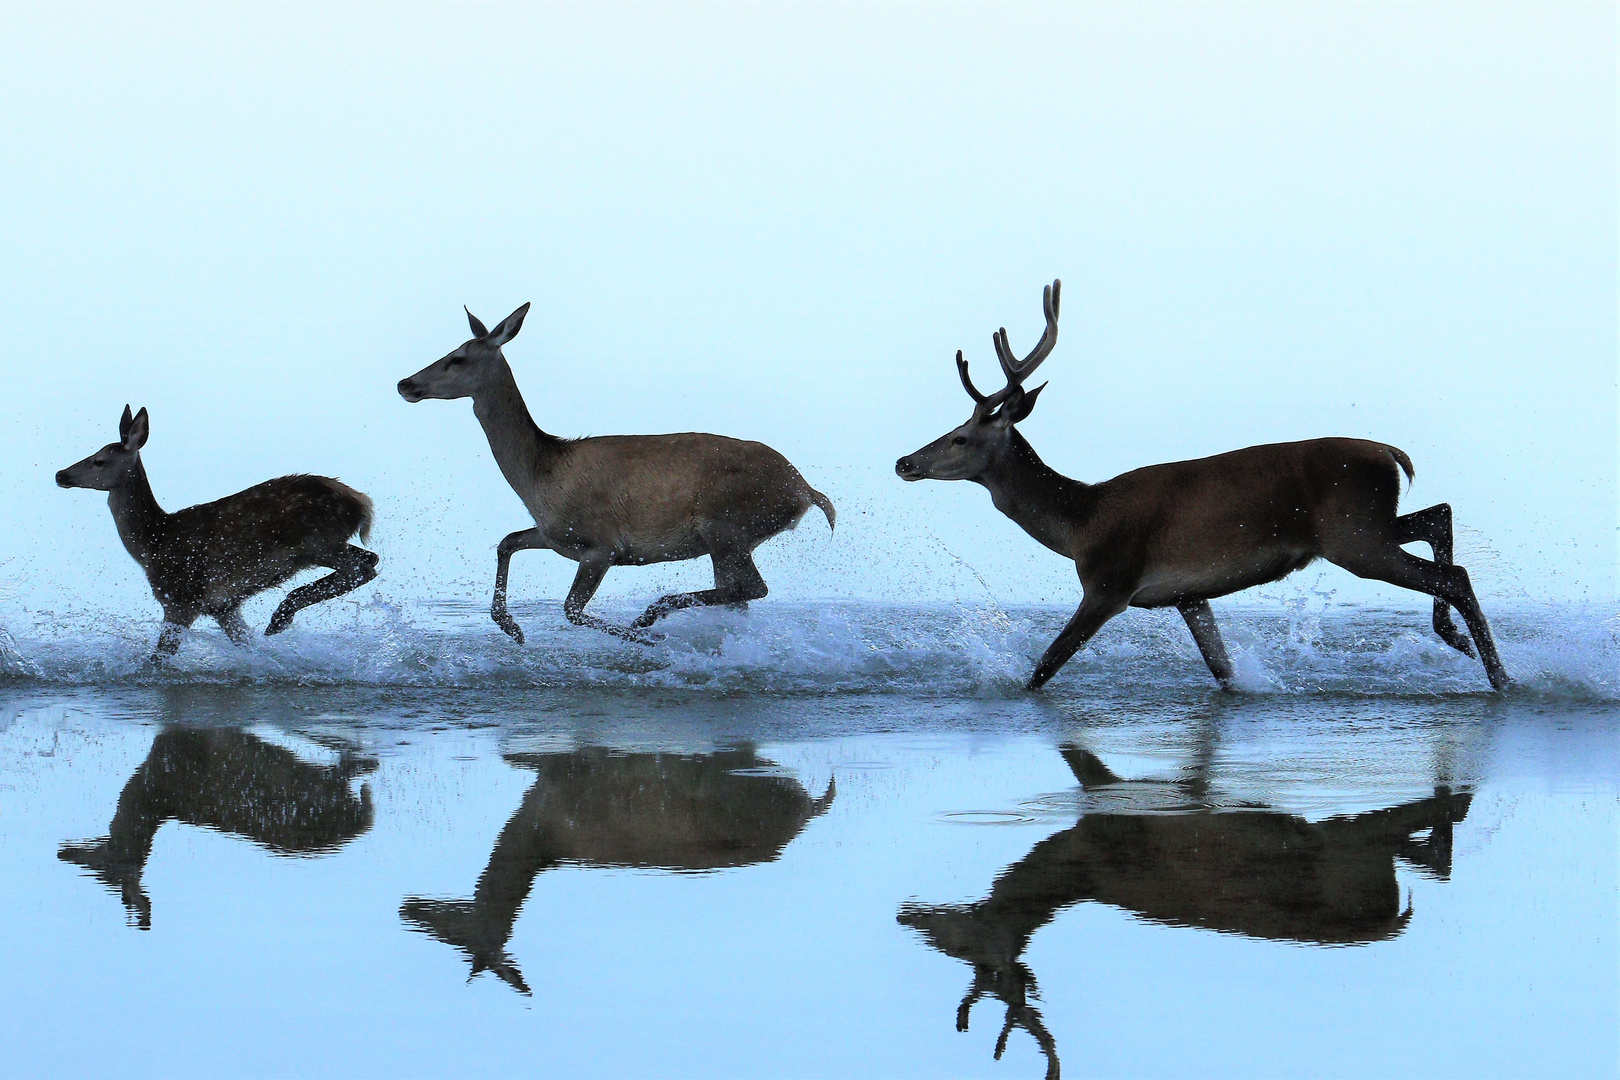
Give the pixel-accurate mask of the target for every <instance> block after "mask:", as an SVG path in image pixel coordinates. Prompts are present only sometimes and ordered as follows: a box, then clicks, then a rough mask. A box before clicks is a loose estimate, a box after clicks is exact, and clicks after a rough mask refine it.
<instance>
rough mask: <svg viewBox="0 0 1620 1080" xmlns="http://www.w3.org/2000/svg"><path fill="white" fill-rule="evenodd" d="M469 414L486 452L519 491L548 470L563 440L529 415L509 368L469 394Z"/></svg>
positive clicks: (526, 487) (534, 481)
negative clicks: (478, 427) (481, 433)
mask: <svg viewBox="0 0 1620 1080" xmlns="http://www.w3.org/2000/svg"><path fill="white" fill-rule="evenodd" d="M473 415H474V416H476V417H478V422H479V423H480V424H482V425H483V427H484V435H485V436H486V437H488V439H489V449H490V452H491V453H493V454H494V455H495V462H496V464H498V465H499V466H500V467H501V475H503V476H505V477H506V482H507V483H508V484H511V485H512V488H513V489H514V490H515V491H517V492H518V494H519V495H523V494H524V493H525V492H528V491H530V490H532V489H533V488H534V487H535V486H536V485H537V483H539V482H540V481H541V480H543V479H544V478H545V476H546V475H547V474H548V473H549V472H550V471H551V466H552V464H553V463H554V462H555V461H556V458H557V455H558V454H559V453H560V452H561V451H562V448H563V445H564V442H563V440H562V439H559V438H557V437H556V436H555V435H548V434H546V433H545V432H544V431H541V430H540V426H539V425H538V424H536V423H535V422H534V418H533V417H532V416H530V415H529V407H528V406H527V405H526V404H524V402H523V395H522V394H521V393H519V392H518V387H517V380H515V379H514V378H512V372H511V369H507V370H506V371H504V372H502V374H501V377H500V378H499V380H498V381H497V382H496V384H495V385H494V386H493V387H492V388H490V389H488V390H485V391H483V392H482V393H480V394H478V395H477V396H475V397H474V398H473Z"/></svg>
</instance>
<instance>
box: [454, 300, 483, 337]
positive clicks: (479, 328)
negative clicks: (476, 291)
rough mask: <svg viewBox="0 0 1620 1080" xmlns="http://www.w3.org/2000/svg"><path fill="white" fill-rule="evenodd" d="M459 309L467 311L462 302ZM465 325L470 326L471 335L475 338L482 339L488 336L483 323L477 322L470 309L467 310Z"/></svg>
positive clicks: (476, 317)
mask: <svg viewBox="0 0 1620 1080" xmlns="http://www.w3.org/2000/svg"><path fill="white" fill-rule="evenodd" d="M461 310H462V311H467V305H466V304H462V305H461ZM467 325H468V326H470V327H472V332H473V337H475V338H477V339H478V340H479V341H483V340H484V339H485V338H487V337H489V331H488V330H486V329H484V324H483V323H481V322H479V321H478V316H476V315H474V314H473V313H472V312H470V311H467Z"/></svg>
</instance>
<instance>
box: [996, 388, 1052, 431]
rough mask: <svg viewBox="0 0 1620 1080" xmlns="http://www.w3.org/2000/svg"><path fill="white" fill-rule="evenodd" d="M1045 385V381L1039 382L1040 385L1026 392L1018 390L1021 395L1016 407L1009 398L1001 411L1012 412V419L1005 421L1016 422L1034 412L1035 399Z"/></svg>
mask: <svg viewBox="0 0 1620 1080" xmlns="http://www.w3.org/2000/svg"><path fill="white" fill-rule="evenodd" d="M1046 385H1047V384H1046V383H1041V385H1039V386H1037V387H1036V388H1035V389H1033V390H1031V391H1030V392H1029V393H1027V394H1023V393H1022V391H1020V393H1021V396H1020V397H1019V399H1018V405H1017V407H1014V406H1013V403H1012V401H1011V400H1009V401H1008V402H1007V407H1006V408H1005V409H1003V410H1001V411H1002V412H1011V413H1012V419H1011V420H1009V421H1007V422H1008V423H1009V424H1016V423H1018V421H1020V420H1022V419H1023V418H1024V417H1026V416H1028V415H1029V414H1030V413H1032V412H1034V411H1035V399H1036V398H1038V397H1040V396H1041V391H1042V390H1045V389H1046Z"/></svg>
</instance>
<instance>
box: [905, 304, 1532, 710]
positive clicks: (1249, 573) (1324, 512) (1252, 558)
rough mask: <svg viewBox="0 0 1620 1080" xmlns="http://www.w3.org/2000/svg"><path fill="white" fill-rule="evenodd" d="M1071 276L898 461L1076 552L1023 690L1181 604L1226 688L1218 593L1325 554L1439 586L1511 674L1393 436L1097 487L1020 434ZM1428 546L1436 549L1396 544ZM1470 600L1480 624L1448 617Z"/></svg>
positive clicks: (1489, 658)
mask: <svg viewBox="0 0 1620 1080" xmlns="http://www.w3.org/2000/svg"><path fill="white" fill-rule="evenodd" d="M1061 289H1062V283H1061V282H1058V281H1054V282H1053V283H1052V284H1051V286H1050V287H1048V288H1047V290H1046V295H1045V308H1046V331H1045V333H1043V334H1042V335H1041V340H1040V342H1039V343H1038V344H1036V346H1035V348H1034V350H1033V351H1031V352H1030V354H1029V355H1028V356H1026V357H1024V359H1022V360H1019V359H1017V358H1016V357H1015V356H1014V355H1013V352H1012V350H1011V348H1010V347H1009V346H1008V344H1007V331H1006V329H1005V328H1003V329H1001V330H999V331H997V332H996V334H995V335H994V337H993V340H994V342H995V348H996V355H997V357H998V358H999V359H1000V361H1001V370H1002V372H1003V374H1005V376H1006V378H1007V385H1006V386H1005V387H1003V388H1002V389H1000V390H997V391H996V392H995V393H993V394H981V393H980V392H979V391H978V390H977V389H976V388H975V387H974V385H973V382H972V380H971V379H969V378H968V365H967V361H966V360H964V359H963V358H962V354H961V352H960V351H959V352H957V354H956V368H957V372H958V374H960V375H961V378H962V386H963V388H964V389H966V390H967V392H968V396H969V397H971V398H972V399H973V402H974V405H973V415H972V416H970V417H968V420H967V423H965V424H963V425H962V426H961V427H958V428H956V429H955V430H954V431H950V432H948V433H946V434H945V435H943V436H941V437H940V438H938V439H936V440H934V441H933V442H931V443H929V444H928V445H927V446H925V447H923V448H922V449H920V450H918V451H917V452H916V453H914V454H910V455H908V456H906V457H903V458H901V459H900V460H899V461H898V462H896V463H895V471H896V472H897V473H899V474H900V477H901V478H902V479H904V480H972V481H974V482H975V483H978V484H982V485H984V486H985V487H986V488H988V489H989V490H990V497H991V499H992V501H993V502H994V503H995V506H996V509H998V510H1000V511H1001V512H1002V513H1003V514H1006V515H1007V516H1008V517H1010V518H1012V519H1013V520H1014V521H1016V522H1017V523H1018V524H1019V525H1020V526H1022V527H1023V529H1024V531H1025V532H1027V533H1029V534H1030V535H1031V536H1033V537H1034V538H1035V539H1036V540H1038V541H1040V542H1041V543H1042V544H1044V545H1045V546H1046V547H1048V548H1050V549H1051V550H1053V551H1055V552H1057V553H1058V554H1060V555H1063V556H1064V557H1066V558H1070V559H1073V560H1074V563H1075V568H1076V569H1077V570H1078V571H1079V575H1080V584H1081V586H1082V588H1083V589H1084V598H1083V599H1082V601H1081V603H1080V608H1079V610H1078V611H1076V612H1075V613H1074V617H1073V618H1071V619H1070V620H1069V622H1068V625H1066V626H1065V627H1064V628H1063V631H1062V633H1060V634H1059V635H1058V637H1057V640H1055V641H1053V642H1052V644H1051V646H1050V647H1049V648H1048V649H1047V650H1046V653H1045V655H1043V656H1042V657H1041V659H1040V662H1039V663H1038V664H1037V665H1036V667H1035V672H1034V674H1033V675H1031V676H1030V679H1029V687H1030V689H1036V688H1038V687H1040V686H1042V685H1044V684H1045V683H1046V681H1047V680H1048V679H1050V678H1051V677H1052V676H1053V675H1054V674H1056V673H1057V670H1058V669H1059V668H1061V667H1062V666H1063V665H1064V664H1065V663H1066V662H1068V660H1069V658H1070V657H1071V656H1073V655H1074V654H1075V653H1076V652H1077V651H1079V649H1080V648H1081V647H1082V646H1083V645H1085V643H1086V642H1087V640H1089V639H1090V638H1091V636H1092V635H1093V634H1095V633H1096V632H1097V631H1098V630H1099V629H1101V628H1102V625H1103V623H1105V622H1107V621H1108V620H1109V619H1111V618H1113V617H1114V616H1115V615H1118V614H1119V613H1120V612H1122V611H1124V610H1125V609H1126V608H1127V607H1142V608H1157V607H1175V608H1176V609H1177V610H1179V611H1180V612H1181V615H1182V617H1183V618H1184V619H1185V620H1186V621H1187V628H1188V629H1189V630H1191V631H1192V635H1193V639H1194V640H1195V641H1196V642H1197V643H1198V648H1199V651H1200V652H1202V653H1203V656H1204V661H1205V662H1206V663H1207V664H1208V665H1209V670H1210V672H1211V673H1212V674H1213V675H1214V676H1215V678H1216V679H1217V680H1218V681H1219V682H1220V683H1221V685H1222V686H1228V685H1230V683H1231V680H1232V664H1231V661H1230V660H1229V659H1228V658H1227V655H1226V647H1225V645H1224V644H1222V642H1221V637H1220V632H1219V630H1218V629H1217V628H1216V625H1215V618H1214V615H1213V614H1212V613H1211V611H1210V607H1209V601H1210V600H1212V599H1214V598H1215V597H1219V596H1225V595H1227V594H1228V593H1234V592H1237V591H1239V590H1241V589H1247V588H1251V587H1252V586H1255V585H1263V584H1265V583H1266V582H1269V581H1276V580H1278V579H1280V578H1283V577H1286V576H1287V575H1288V574H1291V573H1293V572H1294V571H1295V570H1298V569H1300V568H1301V567H1304V566H1306V565H1307V564H1309V563H1311V562H1313V561H1314V560H1316V559H1318V558H1322V559H1327V560H1328V561H1329V562H1331V563H1334V564H1336V565H1338V566H1342V567H1344V568H1345V569H1346V570H1348V571H1350V572H1351V573H1352V574H1355V575H1357V576H1358V577H1364V578H1374V579H1376V580H1379V581H1387V582H1390V583H1391V584H1394V585H1399V586H1401V587H1402V588H1407V589H1413V590H1416V591H1417V592H1421V593H1427V594H1428V595H1430V596H1433V597H1434V598H1435V601H1434V629H1435V632H1436V633H1437V634H1439V635H1440V637H1441V638H1442V639H1443V640H1444V641H1445V642H1446V644H1448V645H1450V646H1452V647H1453V648H1455V649H1457V650H1459V651H1461V652H1463V653H1465V654H1467V655H1469V656H1473V655H1474V651H1473V646H1477V647H1478V649H1479V659H1480V660H1481V661H1482V662H1483V664H1484V665H1485V673H1486V675H1487V676H1488V677H1489V678H1490V681H1491V686H1492V687H1493V688H1494V689H1497V690H1501V689H1503V688H1504V687H1506V686H1507V685H1508V675H1507V671H1506V669H1505V668H1504V667H1503V666H1502V660H1501V657H1500V656H1498V655H1497V651H1496V644H1495V642H1494V641H1493V640H1492V638H1491V629H1490V626H1489V624H1488V623H1487V622H1486V621H1485V614H1484V612H1482V611H1481V610H1480V607H1479V601H1478V600H1477V599H1475V597H1474V589H1473V586H1472V585H1471V584H1470V583H1469V580H1468V572H1467V571H1466V570H1464V569H1463V568H1462V567H1460V566H1457V565H1456V564H1454V563H1453V562H1452V539H1451V507H1450V506H1449V505H1447V504H1445V503H1438V504H1436V505H1434V506H1431V507H1429V508H1428V509H1426V510H1419V511H1417V512H1416V513H1411V514H1406V515H1404V516H1403V515H1398V514H1397V513H1396V504H1397V501H1398V499H1399V498H1400V474H1401V473H1402V472H1404V473H1405V474H1406V476H1407V478H1408V479H1410V478H1411V477H1412V462H1411V459H1409V458H1408V457H1407V456H1406V455H1405V454H1404V453H1402V452H1401V451H1400V450H1397V449H1396V448H1395V447H1393V446H1386V445H1385V444H1383V443H1377V442H1369V441H1367V440H1364V439H1311V440H1308V441H1306V442H1292V443H1273V444H1270V445H1267V446H1251V447H1249V448H1247V449H1245V450H1234V451H1232V452H1231V453H1227V454H1218V455H1216V456H1215V457H1207V458H1198V459H1195V460H1193V461H1177V462H1172V463H1170V464H1166V465H1150V466H1148V467H1147V468H1144V469H1136V470H1133V471H1131V472H1128V473H1124V474H1123V475H1121V476H1116V477H1115V478H1114V479H1112V480H1107V481H1104V482H1103V483H1100V484H1085V483H1081V482H1080V481H1078V480H1071V479H1069V478H1068V477H1066V476H1062V475H1060V474H1059V473H1057V472H1055V471H1053V470H1052V469H1051V468H1049V467H1048V466H1047V465H1046V464H1045V463H1044V462H1043V461H1041V459H1040V458H1039V457H1037V456H1036V454H1035V451H1034V449H1033V448H1031V447H1030V445H1029V443H1028V442H1026V441H1025V440H1024V437H1023V436H1022V435H1020V434H1019V433H1018V430H1017V427H1016V425H1017V424H1018V422H1019V421H1020V420H1023V419H1024V418H1025V417H1026V416H1028V415H1029V414H1030V410H1032V409H1033V408H1034V407H1035V399H1036V397H1037V396H1038V395H1039V394H1040V392H1041V390H1043V389H1045V384H1044V383H1043V384H1042V385H1041V386H1038V387H1036V388H1035V389H1034V390H1030V391H1027V392H1026V391H1025V390H1024V388H1023V383H1024V380H1025V379H1027V378H1028V377H1029V376H1030V374H1031V373H1032V372H1033V371H1034V370H1035V369H1036V368H1037V367H1039V366H1040V364H1041V362H1042V361H1043V360H1045V359H1046V357H1047V356H1048V355H1049V354H1050V353H1051V352H1052V347H1053V346H1054V345H1055V344H1057V324H1058V304H1059V301H1060V298H1061ZM1417 541H1422V542H1424V543H1427V544H1428V545H1429V546H1430V547H1431V548H1432V549H1433V551H1434V560H1433V561H1432V562H1431V561H1429V560H1427V559H1420V558H1418V557H1417V556H1416V555H1413V554H1411V553H1409V552H1407V551H1403V550H1402V549H1401V545H1402V544H1410V543H1414V542H1417ZM1451 607H1456V608H1457V610H1459V611H1461V612H1462V615H1463V620H1464V621H1465V622H1466V623H1467V624H1468V631H1469V633H1470V634H1471V635H1472V637H1473V646H1470V644H1469V640H1468V638H1467V637H1464V636H1463V634H1462V633H1461V632H1460V631H1459V630H1458V629H1457V626H1456V624H1455V623H1453V622H1452V620H1451V611H1450V609H1451Z"/></svg>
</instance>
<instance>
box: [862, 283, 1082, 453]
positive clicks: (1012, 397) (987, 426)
mask: <svg viewBox="0 0 1620 1080" xmlns="http://www.w3.org/2000/svg"><path fill="white" fill-rule="evenodd" d="M1062 288H1063V283H1062V282H1061V281H1054V282H1052V284H1051V285H1049V286H1047V288H1046V295H1045V302H1044V307H1045V309H1046V331H1045V332H1044V333H1042V334H1041V340H1040V341H1039V342H1037V343H1036V345H1035V348H1034V349H1033V350H1032V351H1031V352H1030V354H1029V355H1028V356H1026V357H1024V359H1022V360H1019V359H1017V358H1016V357H1015V356H1013V352H1012V349H1011V348H1010V347H1009V346H1008V345H1007V329H1006V327H1002V328H1001V329H1000V330H998V331H996V333H995V334H994V335H992V340H993V341H994V342H995V346H996V356H997V358H998V359H1000V361H1001V370H1002V373H1003V374H1004V375H1006V377H1007V385H1006V386H1004V387H1002V388H1001V389H1000V390H997V391H996V392H995V393H993V394H981V393H979V390H978V388H977V387H975V386H974V385H973V380H972V379H970V378H968V365H967V361H966V360H964V359H963V358H962V353H961V350H957V353H956V372H957V374H958V375H960V376H961V377H962V388H963V389H964V390H966V391H967V392H968V397H970V398H972V399H973V415H972V416H969V417H968V419H967V423H965V424H963V425H961V426H960V427H958V428H955V429H953V430H951V431H947V432H946V433H945V434H944V435H941V436H940V437H939V438H937V439H935V440H934V441H933V442H931V443H929V444H928V445H927V446H924V447H923V448H922V449H920V450H918V451H916V452H915V453H912V454H907V455H906V456H905V457H903V458H901V459H900V460H899V461H897V462H895V463H894V471H895V472H896V473H898V474H899V476H900V479H902V480H972V479H974V478H976V477H979V476H982V475H983V474H984V473H985V471H986V470H988V469H989V468H990V466H991V465H992V463H994V462H995V460H996V459H997V458H998V457H999V456H1000V455H1001V454H1002V453H1003V452H1004V451H1005V450H1006V448H1007V447H1008V446H1009V445H1010V444H1011V442H1012V438H1013V434H1012V431H1013V425H1014V424H1016V423H1018V422H1019V421H1020V420H1022V419H1024V417H1026V416H1028V415H1029V414H1030V411H1031V410H1033V409H1034V408H1035V399H1036V398H1037V397H1039V396H1040V392H1041V391H1042V390H1043V389H1045V388H1046V384H1045V383H1042V384H1041V385H1040V386H1037V387H1036V388H1035V389H1033V390H1028V391H1026V390H1025V389H1024V385H1023V384H1024V380H1025V379H1027V378H1029V376H1030V374H1031V373H1032V372H1034V370H1035V369H1036V368H1037V367H1039V366H1040V364H1041V361H1043V360H1045V359H1046V358H1047V356H1048V355H1049V354H1050V353H1051V352H1052V347H1053V346H1054V345H1056V344H1057V323H1058V303H1059V301H1060V299H1061V295H1062Z"/></svg>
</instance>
